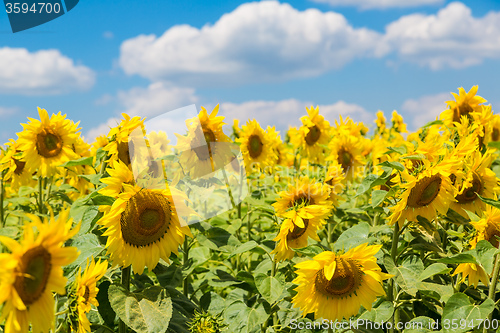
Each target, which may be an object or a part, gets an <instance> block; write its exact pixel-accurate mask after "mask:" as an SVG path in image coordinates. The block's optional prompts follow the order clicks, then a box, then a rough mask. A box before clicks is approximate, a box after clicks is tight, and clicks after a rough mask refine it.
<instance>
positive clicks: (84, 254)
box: [64, 234, 103, 277]
mask: <svg viewBox="0 0 500 333" xmlns="http://www.w3.org/2000/svg"><path fill="white" fill-rule="evenodd" d="M70 246H75V247H76V248H78V250H79V251H80V255H79V256H78V258H77V259H76V260H75V261H73V262H72V263H71V264H69V265H68V266H66V267H64V273H65V274H64V275H65V276H68V277H69V276H71V277H73V275H74V274H75V273H76V271H77V269H78V267H82V270H83V269H85V265H86V264H87V259H90V258H91V257H93V258H95V257H97V256H98V255H99V254H100V253H101V252H102V250H103V247H102V245H101V244H100V243H99V238H97V236H96V235H94V234H83V235H80V236H78V237H75V238H74V239H73V240H72V241H71V243H70Z"/></svg>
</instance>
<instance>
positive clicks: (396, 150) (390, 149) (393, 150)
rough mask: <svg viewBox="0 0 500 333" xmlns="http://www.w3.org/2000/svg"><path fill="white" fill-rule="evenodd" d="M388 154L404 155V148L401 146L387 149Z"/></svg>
mask: <svg viewBox="0 0 500 333" xmlns="http://www.w3.org/2000/svg"><path fill="white" fill-rule="evenodd" d="M387 149H389V151H390V152H394V153H398V154H400V155H403V154H406V147H405V146H401V147H387Z"/></svg>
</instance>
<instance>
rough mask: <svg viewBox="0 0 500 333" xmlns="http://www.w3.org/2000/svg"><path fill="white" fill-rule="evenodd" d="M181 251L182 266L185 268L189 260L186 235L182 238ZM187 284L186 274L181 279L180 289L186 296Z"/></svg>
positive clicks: (187, 277)
mask: <svg viewBox="0 0 500 333" xmlns="http://www.w3.org/2000/svg"><path fill="white" fill-rule="evenodd" d="M183 252H184V255H183V266H184V269H187V266H188V261H189V243H188V239H187V236H186V237H185V238H184V245H183ZM188 286H189V276H186V277H184V280H183V281H182V289H183V291H184V296H186V297H187V296H188V292H189V288H188Z"/></svg>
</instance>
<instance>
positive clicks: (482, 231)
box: [452, 205, 500, 288]
mask: <svg viewBox="0 0 500 333" xmlns="http://www.w3.org/2000/svg"><path fill="white" fill-rule="evenodd" d="M471 224H472V226H473V227H474V229H475V231H476V234H475V236H474V238H472V239H471V240H470V242H469V246H470V248H471V249H474V248H475V247H476V245H477V243H478V242H479V241H482V240H487V241H488V242H490V243H491V245H493V246H494V247H496V248H498V247H499V239H500V238H499V237H500V209H498V208H495V207H492V206H490V205H487V206H486V209H485V210H483V216H482V219H480V220H479V221H476V222H474V221H472V222H471ZM460 273H461V274H462V279H461V280H460V282H464V281H465V279H466V278H468V285H469V286H471V285H474V287H476V288H477V285H478V283H479V281H481V282H482V283H483V284H484V285H486V286H487V285H488V284H489V281H490V279H489V277H488V273H486V271H485V270H484V268H483V267H482V266H481V265H476V264H474V263H464V264H460V265H458V267H457V268H456V269H455V272H453V274H452V276H453V275H457V274H460Z"/></svg>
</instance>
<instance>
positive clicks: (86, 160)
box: [60, 156, 94, 168]
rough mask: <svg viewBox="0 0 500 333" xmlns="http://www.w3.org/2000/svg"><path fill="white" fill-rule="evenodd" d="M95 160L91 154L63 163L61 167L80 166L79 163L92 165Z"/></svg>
mask: <svg viewBox="0 0 500 333" xmlns="http://www.w3.org/2000/svg"><path fill="white" fill-rule="evenodd" d="M93 162H94V157H92V156H90V157H82V158H79V159H77V160H73V161H68V162H66V163H64V164H61V165H60V167H64V168H66V167H72V166H78V165H88V166H92V163H93Z"/></svg>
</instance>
